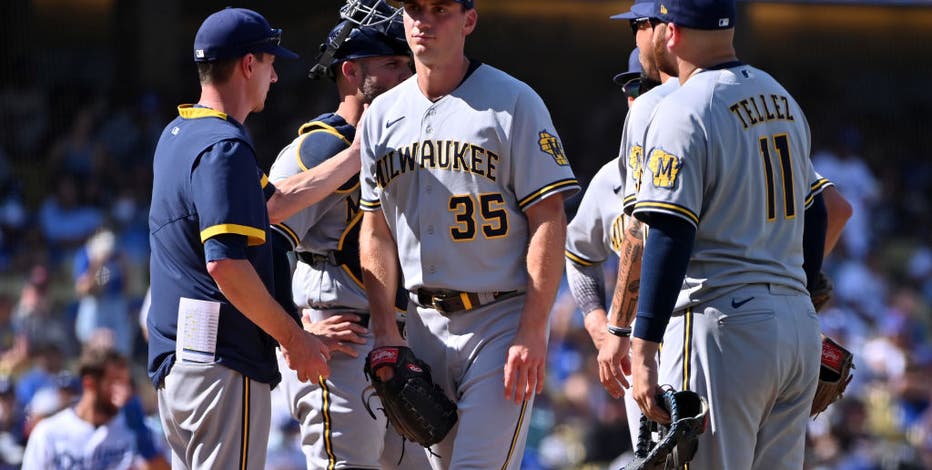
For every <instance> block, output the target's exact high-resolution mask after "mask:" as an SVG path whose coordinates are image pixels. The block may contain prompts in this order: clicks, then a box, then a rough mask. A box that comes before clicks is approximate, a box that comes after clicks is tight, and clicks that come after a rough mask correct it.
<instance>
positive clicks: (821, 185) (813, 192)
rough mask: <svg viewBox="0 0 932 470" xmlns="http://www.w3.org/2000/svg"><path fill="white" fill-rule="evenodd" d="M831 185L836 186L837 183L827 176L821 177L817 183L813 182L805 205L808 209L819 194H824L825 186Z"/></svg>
mask: <svg viewBox="0 0 932 470" xmlns="http://www.w3.org/2000/svg"><path fill="white" fill-rule="evenodd" d="M829 186H835V183H832V182H831V181H829V180H828V179H826V178H820V179H819V180H818V181H816V182H815V183H812V186H810V188H811V189H810V191H809V195H808V196H806V201H805V204H804V207H805V208H806V209H808V208H809V206H811V205H812V201H813V199H815V197H816V196H818V195H819V194H822V191H825V188H827V187H829Z"/></svg>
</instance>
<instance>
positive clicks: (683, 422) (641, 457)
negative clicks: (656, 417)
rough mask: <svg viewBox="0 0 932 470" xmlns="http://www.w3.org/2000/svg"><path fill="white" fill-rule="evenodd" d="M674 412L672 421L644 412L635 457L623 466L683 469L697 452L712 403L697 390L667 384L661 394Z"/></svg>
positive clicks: (661, 399)
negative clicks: (679, 390) (647, 414)
mask: <svg viewBox="0 0 932 470" xmlns="http://www.w3.org/2000/svg"><path fill="white" fill-rule="evenodd" d="M657 401H658V402H659V403H660V406H661V407H662V408H663V409H664V410H666V411H667V412H668V413H669V414H670V420H671V421H670V424H669V425H665V424H660V423H657V422H655V421H651V420H649V419H647V417H645V416H643V415H642V416H641V427H640V430H639V432H638V444H637V449H635V451H634V460H632V461H631V462H629V463H628V465H625V466H624V468H623V469H622V470H679V469H682V468H685V466H686V464H687V463H689V461H690V460H691V459H692V458H693V456H694V455H696V449H697V448H698V447H699V435H700V434H702V433H703V432H705V428H706V422H707V417H708V415H709V405H708V403H706V401H705V398H702V397H700V396H699V395H698V394H697V393H696V392H691V391H688V390H686V391H682V392H676V391H674V390H673V389H672V388H669V387H667V388H665V390H664V392H663V394H662V395H660V396H658V397H657Z"/></svg>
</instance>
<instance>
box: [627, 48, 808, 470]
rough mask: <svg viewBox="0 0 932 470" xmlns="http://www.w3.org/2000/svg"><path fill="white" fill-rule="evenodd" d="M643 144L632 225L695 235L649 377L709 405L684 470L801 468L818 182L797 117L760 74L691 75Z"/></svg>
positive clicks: (746, 70) (735, 69) (733, 69)
mask: <svg viewBox="0 0 932 470" xmlns="http://www.w3.org/2000/svg"><path fill="white" fill-rule="evenodd" d="M646 135H647V136H646V139H645V144H644V149H645V152H644V157H643V158H644V160H643V161H644V162H645V164H644V165H643V173H642V175H641V183H640V188H639V191H638V195H637V201H636V202H635V205H634V215H635V216H636V217H638V218H640V219H642V220H645V222H647V224H648V225H650V222H651V216H652V215H654V214H667V215H672V216H675V217H679V218H681V219H682V220H684V221H686V222H688V223H690V224H692V225H694V226H695V227H696V236H695V244H694V247H693V251H692V255H691V257H690V260H689V266H688V268H687V273H686V278H685V280H684V283H683V287H682V290H681V291H680V293H679V297H678V300H677V304H676V308H675V310H676V311H675V312H674V314H673V317H672V318H671V320H670V323H669V325H668V326H667V330H666V332H665V334H664V336H663V348H662V351H661V353H660V371H659V383H661V384H664V383H666V384H673V385H674V386H675V387H677V388H681V389H689V390H694V391H696V392H697V393H699V394H700V395H702V396H704V397H706V399H707V400H708V402H709V405H710V417H711V418H710V424H711V426H710V432H706V433H705V434H703V435H702V436H701V437H700V440H699V449H698V451H697V453H696V456H695V458H694V459H693V461H692V462H691V463H690V465H689V466H690V468H696V469H731V468H757V467H759V466H760V465H766V466H767V468H775V469H786V470H789V469H793V468H801V467H802V466H803V449H804V444H805V442H804V441H805V434H806V432H805V431H806V421H807V418H808V415H809V409H810V406H811V403H812V397H813V395H814V394H815V386H816V382H817V379H818V369H819V351H820V340H819V325H818V321H817V320H816V317H815V310H814V308H813V307H812V303H811V302H810V301H809V295H808V293H807V292H806V287H805V281H806V275H805V273H804V271H803V268H802V264H803V251H802V250H803V223H804V218H805V214H804V212H805V210H806V207H808V205H809V204H810V203H811V200H812V198H813V197H814V195H815V194H816V192H817V191H819V190H821V189H822V187H824V184H825V181H824V180H822V179H820V178H819V177H818V176H817V175H816V173H815V172H814V170H813V168H812V164H811V162H810V161H809V150H810V134H809V126H808V124H807V122H806V117H805V116H804V115H803V112H802V110H801V109H800V107H799V105H798V104H797V103H796V101H795V100H794V99H793V98H792V97H791V96H790V94H789V93H788V92H787V91H786V90H785V89H784V88H783V87H782V86H781V85H780V84H779V83H777V82H776V80H774V79H773V78H772V77H771V76H770V75H768V74H767V73H765V72H763V71H761V70H758V69H756V68H754V67H751V66H747V65H743V64H741V63H738V62H732V63H728V64H723V65H722V66H719V67H715V68H712V69H707V70H700V71H697V72H696V73H695V74H694V75H692V76H691V77H690V78H689V79H688V80H687V81H686V82H685V83H684V84H683V85H682V86H681V87H680V89H679V90H677V91H675V92H673V93H671V94H670V95H669V96H668V97H667V98H666V99H664V100H663V101H662V102H661V103H660V104H659V105H658V107H657V110H656V112H655V114H654V117H653V118H652V120H651V122H650V124H649V126H648V129H647V134H646ZM648 243H649V242H648Z"/></svg>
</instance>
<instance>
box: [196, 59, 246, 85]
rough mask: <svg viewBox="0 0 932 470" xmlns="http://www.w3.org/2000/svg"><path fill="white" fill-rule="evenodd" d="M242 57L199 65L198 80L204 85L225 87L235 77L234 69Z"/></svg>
mask: <svg viewBox="0 0 932 470" xmlns="http://www.w3.org/2000/svg"><path fill="white" fill-rule="evenodd" d="M241 58H242V57H234V58H232V59H222V60H212V61H210V62H198V63H197V78H198V79H199V80H200V81H201V84H202V85H207V84H214V85H223V84H224V83H226V82H227V80H229V79H230V77H231V76H232V75H233V67H235V66H236V63H237V62H239V60H240V59H241Z"/></svg>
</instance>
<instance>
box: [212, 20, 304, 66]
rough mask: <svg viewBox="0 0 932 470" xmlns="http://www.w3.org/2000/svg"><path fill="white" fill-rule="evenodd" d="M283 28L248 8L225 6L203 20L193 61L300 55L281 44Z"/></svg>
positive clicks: (295, 56) (291, 57)
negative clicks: (270, 55)
mask: <svg viewBox="0 0 932 470" xmlns="http://www.w3.org/2000/svg"><path fill="white" fill-rule="evenodd" d="M281 40H282V30H281V29H277V28H272V26H271V25H269V22H268V21H267V20H266V19H265V18H264V17H263V16H262V15H260V14H259V13H256V12H254V11H252V10H248V9H246V8H225V9H223V10H220V11H218V12H216V13H214V14H212V15H210V16H208V17H207V19H205V20H204V22H203V23H201V27H200V28H199V29H198V30H197V35H196V36H195V37H194V61H195V62H211V61H215V60H223V59H232V58H236V57H242V56H244V55H246V54H249V53H258V52H266V53H269V54H272V55H274V56H276V57H281V58H284V59H297V58H298V54H295V53H294V52H291V51H289V50H288V49H285V48H284V47H281V45H280V44H281Z"/></svg>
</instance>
